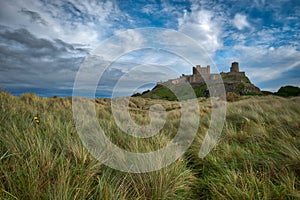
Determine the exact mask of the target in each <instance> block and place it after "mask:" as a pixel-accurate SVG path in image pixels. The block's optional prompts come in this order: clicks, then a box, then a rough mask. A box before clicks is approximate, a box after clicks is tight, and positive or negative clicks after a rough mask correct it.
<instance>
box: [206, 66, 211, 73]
mask: <svg viewBox="0 0 300 200" xmlns="http://www.w3.org/2000/svg"><path fill="white" fill-rule="evenodd" d="M206 69H207V74H210V65H207V67H206Z"/></svg>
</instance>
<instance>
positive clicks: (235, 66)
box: [230, 62, 240, 72]
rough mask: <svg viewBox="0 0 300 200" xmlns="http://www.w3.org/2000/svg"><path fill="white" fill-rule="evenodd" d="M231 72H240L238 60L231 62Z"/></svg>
mask: <svg viewBox="0 0 300 200" xmlns="http://www.w3.org/2000/svg"><path fill="white" fill-rule="evenodd" d="M230 72H240V69H239V63H238V62H233V63H231V67H230Z"/></svg>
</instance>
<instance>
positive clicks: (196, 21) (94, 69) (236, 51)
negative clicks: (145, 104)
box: [0, 0, 300, 97]
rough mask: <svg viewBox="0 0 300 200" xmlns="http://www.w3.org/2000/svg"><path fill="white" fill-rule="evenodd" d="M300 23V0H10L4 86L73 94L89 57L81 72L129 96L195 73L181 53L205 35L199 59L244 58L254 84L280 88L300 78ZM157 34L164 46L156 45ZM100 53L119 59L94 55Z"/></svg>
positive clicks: (0, 12)
mask: <svg viewBox="0 0 300 200" xmlns="http://www.w3.org/2000/svg"><path fill="white" fill-rule="evenodd" d="M149 27H151V28H150V29H148V28H149ZM144 29H146V31H145V30H144ZM299 29H300V2H299V0H272V1H268V0H251V1H248V0H244V1H237V0H235V1H233V0H231V1H230V0H218V1H210V0H203V1H202V0H200V1H194V0H186V1H185V0H183V1H179V0H173V1H171V0H165V1H156V0H149V1H141V0H126V1H125V0H119V1H118V0H115V1H102V0H86V1H79V0H78V1H76V0H52V1H46V0H10V1H4V0H2V1H1V2H0V88H1V89H2V90H5V91H8V92H10V93H12V94H15V95H20V94H22V93H25V92H34V93H36V94H38V95H40V96H54V95H56V96H71V95H72V91H73V87H74V82H75V81H76V80H77V79H76V76H78V72H79V71H80V69H81V67H82V66H83V65H87V64H90V65H91V66H89V69H88V70H87V71H88V72H89V74H88V73H87V72H86V73H87V75H86V76H85V77H84V78H83V79H82V80H81V79H80V81H82V82H84V84H87V85H88V84H89V83H91V82H89V80H91V79H96V80H95V81H93V84H95V83H96V86H95V87H96V88H95V91H94V93H95V94H94V95H95V96H96V97H110V96H111V95H112V94H114V92H115V91H117V92H115V95H116V96H118V95H119V96H124V95H130V94H132V93H133V92H141V91H144V90H146V89H151V87H153V86H154V84H155V83H156V82H158V81H165V80H167V79H169V78H176V77H178V76H179V75H181V74H191V73H192V66H191V63H190V62H188V61H187V60H186V57H185V56H182V55H180V53H178V52H182V51H181V50H179V49H185V50H184V51H185V52H187V51H188V52H190V51H192V50H193V47H192V46H193V45H194V44H196V45H198V46H199V47H201V48H202V49H203V51H200V52H199V53H198V54H199V57H198V60H194V61H193V62H192V64H195V62H197V64H200V65H201V66H206V65H212V66H215V67H216V70H217V71H218V72H221V71H224V72H227V71H229V68H230V65H231V63H232V62H234V61H237V62H239V64H240V70H241V71H245V72H246V75H247V76H248V77H249V78H250V80H251V81H252V83H254V84H255V85H256V86H258V87H259V88H261V89H262V90H269V91H277V90H278V89H279V88H280V87H281V86H283V85H295V86H300V78H299V75H300V44H299V40H300V37H299V34H300V31H299ZM124 33H125V34H124ZM158 34H160V37H157V35H158ZM177 34H178V35H177ZM180 35H182V36H183V37H181V36H180ZM179 36H180V37H179ZM179 38H180V39H179ZM184 38H189V39H191V40H192V41H193V42H194V43H193V44H191V43H189V44H187V43H186V41H190V40H189V39H186V40H185V39H184ZM151 39H152V44H150V46H151V47H153V44H155V45H157V46H159V48H157V49H156V48H147V47H149V43H148V42H149V41H151ZM154 40H155V41H154ZM159 42H161V43H159ZM163 43H167V44H168V45H169V46H165V45H162V46H160V44H163ZM171 45H173V48H169V47H170V46H171ZM175 46H176V47H175ZM119 47H122V52H123V54H122V55H121V54H120V55H118V51H117V50H118V49H119ZM175 48H176V50H175ZM171 50H174V51H175V53H174V51H171ZM99 52H102V53H104V54H107V55H108V53H110V54H109V58H111V59H108V60H107V58H108V57H101V55H100V56H99V55H98V56H99V57H98V58H97V59H96V58H95V59H94V58H93V56H94V55H95V53H96V54H97V53H99ZM124 52H125V53H124ZM190 53H191V52H190ZM192 53H194V52H192ZM112 55H116V56H117V57H112ZM184 55H186V54H184ZM204 55H205V56H204ZM112 58H113V59H112ZM93 59H94V60H93ZM91 60H92V61H91ZM96 60H97V63H96V64H91V63H94V62H96ZM100 72H101V73H100ZM96 75H97V76H96ZM116 86H118V88H117V89H116ZM90 93H91V91H90V90H87V92H86V93H85V94H84V93H82V94H83V95H86V96H91V94H90ZM92 96H93V95H92Z"/></svg>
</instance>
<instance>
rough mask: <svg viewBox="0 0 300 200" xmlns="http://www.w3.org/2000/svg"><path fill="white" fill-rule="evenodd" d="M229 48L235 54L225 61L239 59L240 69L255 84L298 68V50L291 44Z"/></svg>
mask: <svg viewBox="0 0 300 200" xmlns="http://www.w3.org/2000/svg"><path fill="white" fill-rule="evenodd" d="M231 48H232V50H233V51H234V52H236V54H237V55H236V56H232V57H227V58H226V62H227V63H230V62H232V61H233V60H236V61H239V62H240V70H242V71H245V72H246V74H247V75H248V76H249V77H250V79H251V80H253V82H254V83H255V84H260V83H263V82H266V81H271V80H276V79H277V78H279V77H281V76H282V74H283V73H284V72H287V71H290V70H294V69H296V68H300V59H299V58H300V52H299V51H297V50H296V48H295V47H292V46H281V47H278V48H275V47H268V46H244V45H236V46H234V47H231Z"/></svg>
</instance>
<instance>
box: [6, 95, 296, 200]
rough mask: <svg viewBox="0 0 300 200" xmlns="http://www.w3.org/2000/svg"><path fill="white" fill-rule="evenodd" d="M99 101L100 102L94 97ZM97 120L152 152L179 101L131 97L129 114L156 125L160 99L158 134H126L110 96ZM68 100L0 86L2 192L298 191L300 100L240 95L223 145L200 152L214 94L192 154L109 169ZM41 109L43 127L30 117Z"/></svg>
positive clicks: (170, 128) (35, 195)
mask: <svg viewBox="0 0 300 200" xmlns="http://www.w3.org/2000/svg"><path fill="white" fill-rule="evenodd" d="M91 101H94V100H91ZM95 102H96V106H95V108H96V110H97V116H98V118H99V124H100V125H101V127H102V128H103V129H104V130H105V131H106V133H107V135H108V136H109V137H110V138H111V140H112V141H113V142H114V143H116V144H117V145H119V146H120V147H122V148H124V149H127V150H130V151H136V152H147V151H149V150H155V149H159V148H161V147H163V146H164V145H166V144H167V143H168V141H170V140H171V139H172V138H173V137H174V135H175V134H176V131H177V129H178V124H179V123H180V117H181V113H180V104H179V103H178V102H169V101H163V100H150V99H143V98H138V97H136V98H131V100H130V114H131V117H132V118H133V120H134V121H135V122H137V123H138V124H147V123H148V122H149V120H150V119H149V108H150V107H151V106H152V105H155V104H161V105H162V106H163V107H164V108H165V110H166V111H167V121H166V123H165V126H164V128H163V129H162V130H161V131H160V133H159V134H157V135H156V136H154V137H153V138H149V139H136V138H133V137H132V136H128V135H127V134H124V133H123V132H122V131H121V130H120V129H119V128H118V127H117V125H116V124H115V122H114V120H113V116H112V114H111V108H110V99H96V100H95ZM71 103H72V101H71V99H70V98H59V97H58V98H40V97H38V96H36V95H34V94H24V95H22V96H21V97H20V98H18V97H14V96H11V95H9V94H7V93H5V92H0V124H1V126H0V199H297V198H300V106H299V105H300V98H299V97H296V98H291V99H285V98H280V97H275V96H267V97H247V98H244V99H243V98H241V100H239V101H234V102H231V103H229V104H228V110H227V120H226V123H225V126H224V129H223V133H222V136H221V138H220V140H219V142H218V145H217V146H216V148H215V149H214V150H213V151H212V152H211V153H210V154H209V155H208V156H207V157H205V158H204V159H199V158H198V152H199V149H200V146H201V142H202V139H203V136H204V134H205V132H206V130H207V128H208V127H209V124H210V115H209V114H210V111H211V105H210V101H209V100H206V99H203V98H201V99H200V98H199V106H200V110H199V115H200V116H201V120H200V127H199V130H198V134H197V136H196V138H195V140H194V142H193V144H192V145H191V147H190V148H189V149H188V151H187V152H186V154H185V155H184V156H183V157H182V158H180V159H179V160H177V161H176V162H174V163H173V164H171V165H170V166H168V167H166V168H164V169H161V170H159V171H155V172H150V173H143V174H130V173H124V172H119V171H117V170H114V169H111V168H109V167H106V166H104V165H103V164H101V163H99V162H98V161H97V160H95V159H94V158H93V157H92V156H91V155H90V154H89V153H88V152H87V150H86V149H85V148H84V146H83V145H82V143H81V141H80V139H79V137H78V135H77V133H76V129H75V126H74V123H73V119H72V108H71ZM36 115H38V116H39V118H40V124H39V125H36V124H35V123H34V122H32V118H33V117H34V116H36Z"/></svg>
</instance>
